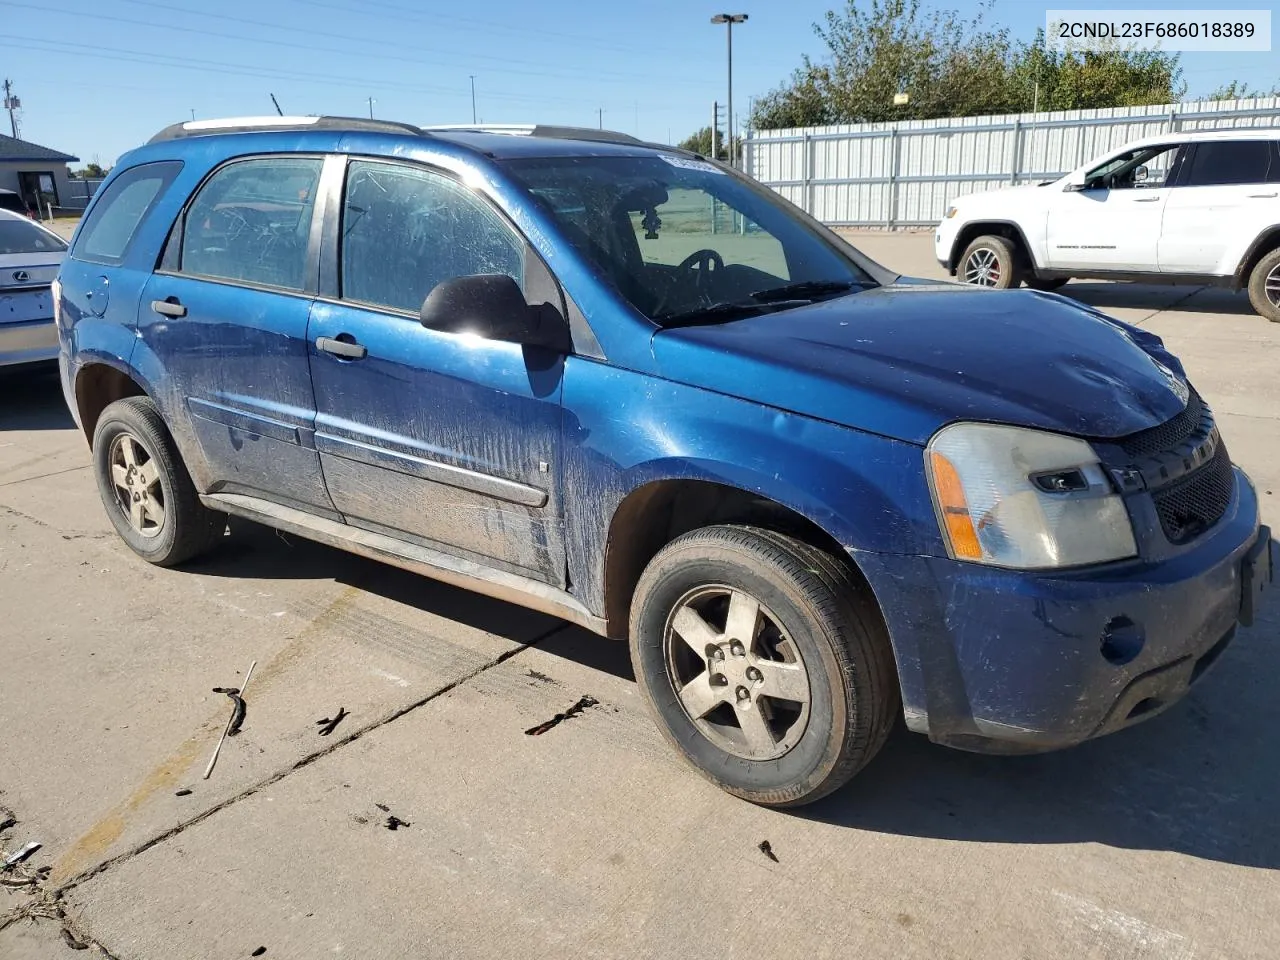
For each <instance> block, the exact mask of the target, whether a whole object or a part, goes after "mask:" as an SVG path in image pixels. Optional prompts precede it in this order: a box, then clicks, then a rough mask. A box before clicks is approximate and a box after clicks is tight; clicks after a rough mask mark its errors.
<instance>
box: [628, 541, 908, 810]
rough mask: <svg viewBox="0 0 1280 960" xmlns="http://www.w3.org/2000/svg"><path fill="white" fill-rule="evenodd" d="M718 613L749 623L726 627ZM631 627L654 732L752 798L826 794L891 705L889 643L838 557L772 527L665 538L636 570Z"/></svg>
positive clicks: (878, 740) (849, 772)
mask: <svg viewBox="0 0 1280 960" xmlns="http://www.w3.org/2000/svg"><path fill="white" fill-rule="evenodd" d="M757 601H758V608H756V611H757V612H756V615H755V616H752V615H751V610H752V603H753V602H757ZM731 611H732V612H733V613H734V614H737V613H738V612H739V611H740V612H741V614H742V616H741V617H740V618H739V619H740V621H741V623H746V622H747V620H746V618H747V617H751V620H750V622H751V624H752V626H751V627H750V628H749V629H741V628H739V629H734V627H733V626H731V621H730V616H731ZM676 623H680V624H681V625H682V629H680V630H678V629H676V627H675V624H676ZM630 628H631V629H630V633H631V659H632V664H633V666H634V668H635V673H636V677H637V679H638V680H639V683H640V686H641V689H643V691H644V693H645V696H646V697H647V699H648V702H649V707H650V710H651V712H652V713H653V716H654V719H655V720H656V721H657V723H658V726H659V728H660V729H661V730H662V732H663V734H664V735H665V736H666V738H667V739H668V740H669V741H670V742H671V743H672V745H673V746H675V747H676V749H677V750H679V751H680V752H681V753H682V754H683V755H684V757H685V758H686V759H687V760H688V761H689V762H690V763H692V764H693V766H694V767H696V768H697V769H698V770H699V771H700V772H701V773H702V774H703V775H704V776H706V777H707V778H708V779H710V780H711V781H712V782H713V783H715V784H717V785H718V786H719V787H721V788H722V789H723V790H726V791H727V792H729V793H731V794H733V795H734V796H736V797H741V798H742V799H744V800H749V801H751V802H752V803H757V804H762V805H764V806H771V807H793V806H800V805H801V804H805V803H811V802H812V801H814V800H817V799H819V798H821V797H824V796H826V795H827V794H829V793H831V792H832V791H833V790H836V789H837V788H839V787H840V786H842V785H843V784H845V783H846V782H848V780H849V779H850V778H851V777H853V775H854V774H855V773H857V772H858V771H859V770H861V769H862V768H863V767H864V766H865V765H866V764H867V763H868V762H869V761H870V760H871V758H872V757H874V756H875V755H876V753H877V752H879V750H880V748H881V747H882V746H884V742H885V739H886V737H888V735H889V731H890V730H891V729H892V728H893V725H894V723H895V721H896V719H897V717H898V715H899V714H900V713H901V706H900V702H901V701H900V694H899V690H898V685H897V674H896V672H895V667H894V662H893V653H892V649H891V648H890V645H889V637H888V634H887V632H886V630H885V627H884V624H883V621H882V620H881V618H880V613H879V610H878V609H876V607H875V604H874V603H873V602H872V601H871V600H870V598H868V597H867V596H866V593H865V588H864V587H862V586H861V584H860V583H859V582H858V581H857V579H856V578H855V575H854V573H853V571H852V570H851V569H850V568H849V566H848V565H847V564H846V563H844V562H842V561H841V560H839V559H837V558H835V557H833V556H831V555H829V554H827V553H826V552H824V551H822V550H820V549H818V548H816V547H813V546H810V545H809V544H806V543H803V542H802V541H799V540H796V539H794V538H792V537H789V536H785V535H783V534H780V533H775V532H773V531H770V530H763V529H759V528H755V527H745V526H716V527H706V528H703V529H701V530H695V531H693V532H692V533H688V534H685V535H684V536H682V537H679V538H677V539H676V540H674V541H672V542H671V543H670V544H668V545H667V546H666V547H664V548H663V549H662V550H661V551H659V553H658V554H657V556H655V557H654V558H653V560H652V561H651V562H650V564H649V566H648V567H647V568H646V569H645V571H644V574H643V575H642V576H641V578H640V582H639V584H638V585H637V587H636V593H635V598H634V601H633V603H632V607H631V623H630ZM749 633H752V636H753V638H752V640H751V641H750V643H748V644H743V643H741V642H740V641H741V640H742V639H743V638H744V637H746V636H747V635H748V634H749ZM682 637H683V639H682ZM693 648H696V649H697V650H698V651H700V652H695V649H693ZM757 667H758V669H757ZM797 667H798V668H799V669H798V670H797ZM753 670H754V671H755V672H754V674H753V673H752V671H753ZM713 677H717V678H722V679H723V680H724V682H723V683H721V684H713V683H711V682H710V679H711V678H713ZM806 681H807V684H806ZM748 687H750V689H748ZM769 690H777V691H779V692H781V693H787V694H792V695H793V697H794V698H795V699H792V698H788V697H775V696H773V695H772V694H770V693H769V692H768V691H769ZM744 695H745V699H744ZM802 695H803V696H807V697H808V700H807V703H806V702H803V701H802V700H800V699H798V698H800V697H801V696H802ZM717 698H719V699H718V700H717ZM713 701H715V702H714V705H713ZM686 702H688V703H690V704H691V707H690V708H688V709H687V708H686V706H685V705H684V704H685V703H686ZM695 716H696V719H695ZM744 719H745V722H744ZM762 722H763V731H764V732H763V733H762V732H761V730H762V727H761V723H762Z"/></svg>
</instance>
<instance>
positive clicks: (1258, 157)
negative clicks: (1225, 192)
mask: <svg viewBox="0 0 1280 960" xmlns="http://www.w3.org/2000/svg"><path fill="white" fill-rule="evenodd" d="M1270 168H1271V144H1270V143H1268V142H1267V141H1266V140H1222V141H1211V142H1209V143H1198V144H1196V152H1195V156H1193V157H1192V158H1191V167H1190V169H1189V170H1188V171H1187V176H1186V179H1185V180H1184V182H1183V186H1187V187H1209V186H1219V185H1223V184H1233V183H1266V182H1267V177H1268V174H1269V173H1270Z"/></svg>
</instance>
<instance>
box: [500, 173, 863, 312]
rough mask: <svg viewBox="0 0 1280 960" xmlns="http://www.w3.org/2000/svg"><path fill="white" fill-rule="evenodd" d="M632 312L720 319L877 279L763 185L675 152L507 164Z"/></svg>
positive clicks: (790, 304)
mask: <svg viewBox="0 0 1280 960" xmlns="http://www.w3.org/2000/svg"><path fill="white" fill-rule="evenodd" d="M506 166H507V168H508V169H509V170H510V172H511V173H512V174H513V175H514V176H515V177H516V178H517V179H518V180H520V181H521V182H522V183H524V185H525V186H526V187H527V188H528V189H529V191H530V192H531V193H533V195H534V196H536V197H537V198H538V199H539V200H540V201H541V202H542V203H543V205H544V206H545V207H546V208H547V209H548V210H549V211H550V213H551V215H552V216H553V217H554V218H555V219H556V220H557V221H558V223H559V224H560V226H561V227H562V228H563V230H564V232H565V234H566V235H567V236H568V237H569V239H570V240H571V241H572V243H573V244H574V245H575V246H576V247H577V248H578V250H579V251H580V252H582V253H583V254H584V255H586V256H587V257H588V258H589V259H590V260H591V261H592V262H593V263H594V264H595V265H596V266H597V267H598V268H599V270H600V271H601V273H603V274H604V275H605V277H607V278H608V279H609V280H610V281H611V282H612V283H613V285H614V287H615V288H616V289H617V290H618V292H619V293H620V294H621V295H622V296H623V297H625V298H626V300H627V301H628V302H629V303H630V304H631V305H632V306H633V307H635V308H636V309H637V310H639V311H640V312H641V313H643V314H644V315H645V316H647V317H649V318H650V319H652V320H654V321H656V322H658V323H660V324H664V325H669V326H670V325H677V324H680V323H687V322H708V323H709V322H721V321H724V320H730V319H736V318H739V317H742V316H749V315H752V314H757V313H764V312H771V311H776V310H780V309H786V308H788V307H794V306H797V305H800V304H803V303H809V302H812V301H813V300H815V299H819V298H825V297H831V296H839V295H841V294H844V293H848V292H849V291H850V290H852V289H862V288H863V287H865V286H871V285H873V284H874V281H873V280H872V278H871V277H870V276H869V275H868V274H867V273H866V272H865V271H864V270H862V269H861V268H860V267H859V266H858V265H857V264H856V263H854V262H853V260H851V259H850V258H849V257H848V256H846V255H845V254H843V253H841V252H840V251H839V249H838V248H837V247H835V246H834V245H833V244H831V243H829V242H828V241H827V240H825V239H823V238H822V236H821V235H820V234H819V233H817V232H816V231H814V230H813V229H811V228H810V227H809V226H807V225H806V224H805V223H804V222H803V221H802V220H800V219H799V218H797V217H796V216H795V215H794V214H793V213H791V212H790V211H789V210H788V209H787V208H786V206H784V205H783V204H782V203H780V202H779V201H778V200H777V199H775V198H773V197H771V196H770V194H769V193H768V191H767V190H765V189H764V188H762V187H755V186H753V185H752V184H750V183H749V182H747V181H744V180H742V179H740V178H738V177H735V176H732V175H730V174H728V173H726V172H724V171H723V170H721V169H720V168H719V167H717V166H715V165H714V164H711V163H707V162H706V161H702V160H694V159H687V158H685V157H680V156H675V155H667V154H662V155H657V154H655V155H650V156H643V157H557V158H553V159H539V160H530V159H518V160H509V161H507V162H506Z"/></svg>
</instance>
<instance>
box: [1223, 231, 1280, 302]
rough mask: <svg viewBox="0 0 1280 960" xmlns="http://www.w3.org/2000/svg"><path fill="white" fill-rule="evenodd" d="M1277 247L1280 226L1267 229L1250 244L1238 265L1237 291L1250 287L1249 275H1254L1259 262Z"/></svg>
mask: <svg viewBox="0 0 1280 960" xmlns="http://www.w3.org/2000/svg"><path fill="white" fill-rule="evenodd" d="M1276 247H1280V224H1275V225H1272V226H1270V227H1267V228H1266V229H1265V230H1263V231H1261V232H1260V233H1259V234H1258V235H1257V237H1255V238H1254V240H1253V243H1251V244H1249V247H1248V249H1247V250H1245V254H1244V256H1243V257H1241V258H1240V262H1239V264H1237V265H1236V272H1235V275H1234V277H1233V279H1232V286H1233V287H1234V288H1235V289H1237V290H1238V289H1241V288H1243V287H1247V286H1248V285H1249V275H1250V274H1251V273H1253V268H1254V267H1256V266H1257V265H1258V261H1259V260H1261V259H1262V258H1263V257H1265V256H1266V255H1267V254H1268V253H1270V252H1271V251H1272V250H1274V249H1276Z"/></svg>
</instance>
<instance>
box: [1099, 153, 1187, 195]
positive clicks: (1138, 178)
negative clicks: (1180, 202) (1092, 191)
mask: <svg viewBox="0 0 1280 960" xmlns="http://www.w3.org/2000/svg"><path fill="white" fill-rule="evenodd" d="M1180 149H1181V147H1180V145H1177V144H1175V145H1173V146H1154V147H1139V148H1138V149H1136V150H1126V151H1125V152H1124V153H1121V154H1118V155H1117V156H1114V157H1112V158H1111V159H1109V160H1108V161H1107V162H1106V163H1103V164H1101V165H1099V166H1097V167H1094V168H1093V169H1092V170H1090V171H1089V173H1088V174H1087V175H1086V176H1085V182H1086V183H1087V184H1088V185H1090V186H1091V187H1095V188H1108V189H1111V190H1131V189H1137V190H1154V189H1158V188H1160V187H1163V186H1166V185H1167V184H1168V183H1169V182H1170V180H1171V179H1173V177H1174V172H1175V169H1176V165H1177V163H1178V161H1179V159H1180V154H1179V152H1178V151H1179V150H1180ZM1108 178H1110V179H1108Z"/></svg>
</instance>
